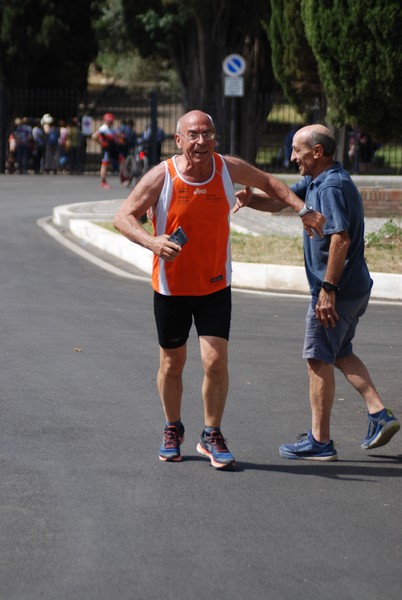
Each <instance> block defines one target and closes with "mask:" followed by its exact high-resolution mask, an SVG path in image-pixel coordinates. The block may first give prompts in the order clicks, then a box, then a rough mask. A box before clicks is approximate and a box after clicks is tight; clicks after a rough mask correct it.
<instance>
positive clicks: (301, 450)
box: [279, 430, 338, 461]
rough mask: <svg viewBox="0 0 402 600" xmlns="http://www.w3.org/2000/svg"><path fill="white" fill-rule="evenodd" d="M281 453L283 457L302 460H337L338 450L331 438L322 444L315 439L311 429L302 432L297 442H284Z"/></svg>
mask: <svg viewBox="0 0 402 600" xmlns="http://www.w3.org/2000/svg"><path fill="white" fill-rule="evenodd" d="M279 454H280V455H281V456H282V458H296V459H302V460H321V461H325V460H326V461H328V460H337V458H338V457H337V452H336V450H335V448H334V442H333V441H332V440H330V441H329V442H327V443H326V444H321V443H320V442H317V440H315V439H314V437H313V434H312V433H311V430H310V431H309V432H308V433H302V434H301V435H300V436H299V438H298V441H297V442H296V443H295V444H282V446H280V447H279Z"/></svg>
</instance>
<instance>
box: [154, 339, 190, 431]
mask: <svg viewBox="0 0 402 600" xmlns="http://www.w3.org/2000/svg"><path fill="white" fill-rule="evenodd" d="M186 355H187V348H186V345H184V346H181V347H180V348H169V349H166V348H160V349H159V370H158V375H157V380H156V384H157V388H158V392H159V396H160V399H161V402H162V407H163V412H164V413H165V417H166V421H169V422H171V423H174V422H175V421H178V420H179V419H180V417H181V397H182V394H183V380H182V374H183V369H184V365H185V362H186Z"/></svg>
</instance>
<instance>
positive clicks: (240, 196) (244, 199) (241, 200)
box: [233, 185, 253, 213]
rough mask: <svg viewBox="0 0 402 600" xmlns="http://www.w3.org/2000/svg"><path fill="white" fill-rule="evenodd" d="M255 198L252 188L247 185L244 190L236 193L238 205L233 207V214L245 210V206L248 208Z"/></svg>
mask: <svg viewBox="0 0 402 600" xmlns="http://www.w3.org/2000/svg"><path fill="white" fill-rule="evenodd" d="M252 197H253V192H252V191H251V188H249V186H248V185H247V186H246V187H245V188H243V189H242V190H240V191H238V192H236V204H235V205H234V207H233V212H234V213H237V211H238V210H240V209H241V208H243V206H247V205H248V204H249V202H250V201H251V199H252Z"/></svg>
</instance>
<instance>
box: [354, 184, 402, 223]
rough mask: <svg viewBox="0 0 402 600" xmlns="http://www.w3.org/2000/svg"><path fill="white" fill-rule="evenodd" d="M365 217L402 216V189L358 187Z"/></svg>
mask: <svg viewBox="0 0 402 600" xmlns="http://www.w3.org/2000/svg"><path fill="white" fill-rule="evenodd" d="M359 191H360V194H361V196H362V199H363V205H364V214H365V216H366V217H379V218H384V217H402V190H394V189H380V188H359Z"/></svg>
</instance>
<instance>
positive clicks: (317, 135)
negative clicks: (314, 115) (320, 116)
mask: <svg viewBox="0 0 402 600" xmlns="http://www.w3.org/2000/svg"><path fill="white" fill-rule="evenodd" d="M307 143H308V145H309V146H311V147H313V146H315V145H316V144H320V146H322V149H323V151H324V156H333V155H334V154H335V150H336V142H335V137H334V136H333V135H332V133H331V132H330V131H328V133H324V132H323V131H313V132H312V133H311V134H310V135H309V137H308V142H307Z"/></svg>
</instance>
